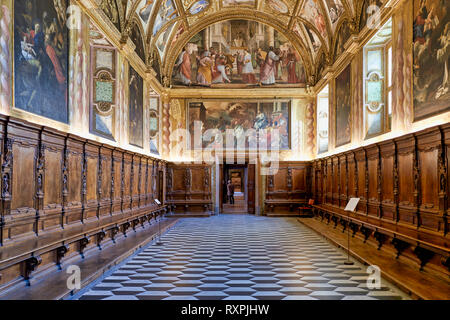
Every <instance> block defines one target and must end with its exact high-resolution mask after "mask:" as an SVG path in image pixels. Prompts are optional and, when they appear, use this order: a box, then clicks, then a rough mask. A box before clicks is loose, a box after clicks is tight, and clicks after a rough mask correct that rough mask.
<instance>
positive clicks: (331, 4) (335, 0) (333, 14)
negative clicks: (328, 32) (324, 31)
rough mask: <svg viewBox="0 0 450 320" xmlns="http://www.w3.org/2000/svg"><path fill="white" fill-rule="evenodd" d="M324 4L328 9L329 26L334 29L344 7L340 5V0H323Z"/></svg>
mask: <svg viewBox="0 0 450 320" xmlns="http://www.w3.org/2000/svg"><path fill="white" fill-rule="evenodd" d="M325 4H326V7H327V10H328V16H329V17H330V21H331V26H332V27H333V30H334V29H335V28H336V25H337V23H338V21H339V18H340V17H341V16H342V14H343V13H344V12H345V8H344V6H343V5H342V2H341V0H325Z"/></svg>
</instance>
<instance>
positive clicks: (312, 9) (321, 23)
mask: <svg viewBox="0 0 450 320" xmlns="http://www.w3.org/2000/svg"><path fill="white" fill-rule="evenodd" d="M320 1H322V0H320ZM300 16H301V17H302V18H304V19H306V20H308V22H310V23H312V24H313V25H314V27H316V29H317V31H319V33H320V35H321V36H322V37H323V38H324V39H325V40H327V39H328V32H327V25H326V22H325V18H324V16H323V14H322V10H321V9H320V4H319V0H305V1H304V2H303V8H302V10H301V11H300Z"/></svg>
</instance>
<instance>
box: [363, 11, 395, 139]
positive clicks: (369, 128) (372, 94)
mask: <svg viewBox="0 0 450 320" xmlns="http://www.w3.org/2000/svg"><path fill="white" fill-rule="evenodd" d="M391 40H392V19H389V21H388V22H386V23H385V24H384V26H383V27H381V29H380V30H379V31H378V32H377V33H376V34H375V35H374V36H373V37H372V39H370V41H369V42H368V43H367V44H366V46H365V47H364V131H365V138H366V139H369V138H371V137H374V136H376V135H379V134H383V133H386V132H389V131H390V130H391V121H392V41H391Z"/></svg>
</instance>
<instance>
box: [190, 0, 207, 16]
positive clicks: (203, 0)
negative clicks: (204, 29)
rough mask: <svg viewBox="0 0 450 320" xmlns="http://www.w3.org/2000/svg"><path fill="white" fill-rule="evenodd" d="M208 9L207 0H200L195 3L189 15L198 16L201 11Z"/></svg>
mask: <svg viewBox="0 0 450 320" xmlns="http://www.w3.org/2000/svg"><path fill="white" fill-rule="evenodd" d="M208 7H209V1H208V0H200V1H197V2H195V3H194V4H193V5H192V6H191V7H190V8H189V13H190V14H192V15H195V14H198V13H200V12H202V11H204V10H205V9H206V8H208Z"/></svg>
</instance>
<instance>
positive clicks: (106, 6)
mask: <svg viewBox="0 0 450 320" xmlns="http://www.w3.org/2000/svg"><path fill="white" fill-rule="evenodd" d="M99 6H100V8H101V9H102V10H103V12H104V13H105V14H106V16H107V17H108V18H109V20H111V22H112V23H114V24H117V23H118V22H119V13H118V11H117V7H116V3H115V0H102V1H101V2H100V5H99Z"/></svg>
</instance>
